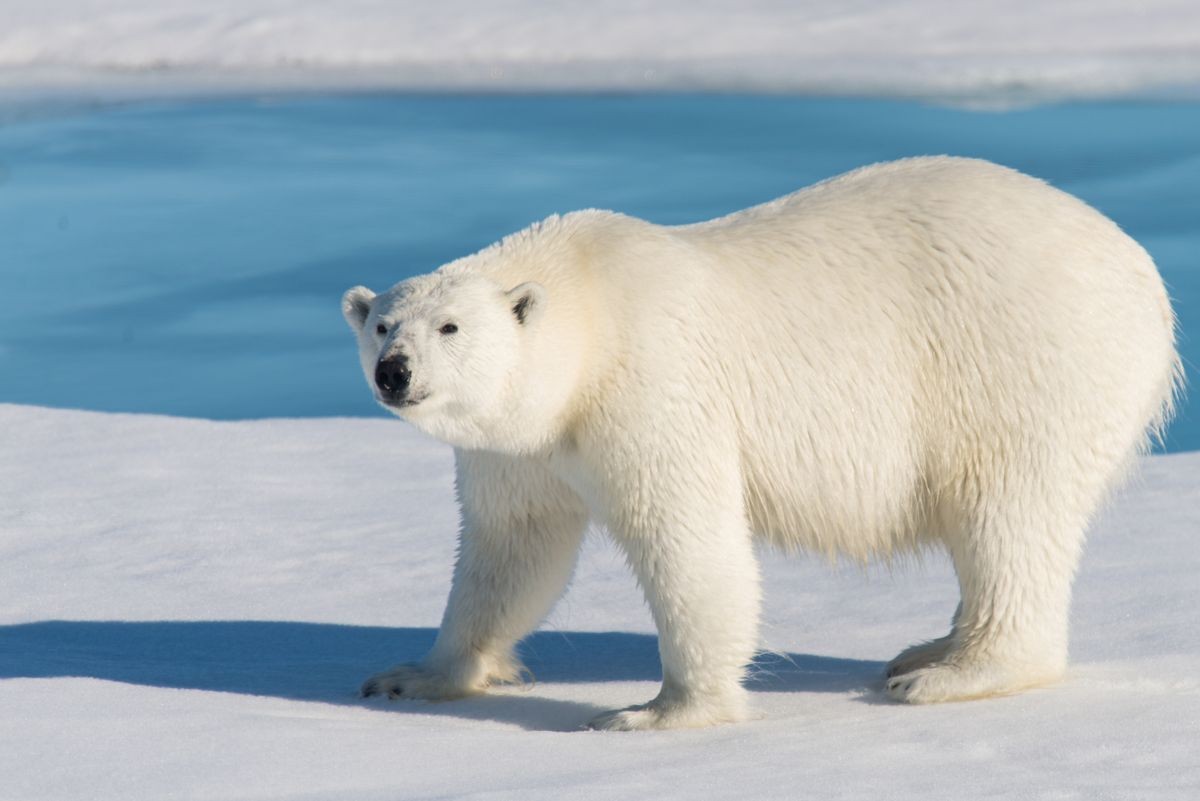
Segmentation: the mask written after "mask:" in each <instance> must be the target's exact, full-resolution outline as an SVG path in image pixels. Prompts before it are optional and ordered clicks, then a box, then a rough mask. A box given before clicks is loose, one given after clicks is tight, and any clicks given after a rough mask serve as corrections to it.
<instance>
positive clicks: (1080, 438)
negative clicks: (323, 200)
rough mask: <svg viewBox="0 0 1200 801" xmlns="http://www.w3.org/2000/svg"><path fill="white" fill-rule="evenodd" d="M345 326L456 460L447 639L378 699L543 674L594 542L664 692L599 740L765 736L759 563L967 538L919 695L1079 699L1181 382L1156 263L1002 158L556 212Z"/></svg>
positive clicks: (363, 300)
mask: <svg viewBox="0 0 1200 801" xmlns="http://www.w3.org/2000/svg"><path fill="white" fill-rule="evenodd" d="M343 311H344V314H345V317H346V319H347V321H348V322H349V324H350V326H351V328H352V329H353V330H354V331H355V332H356V334H357V336H358V344H359V352H360V357H361V361H362V367H363V370H364V372H365V374H366V378H367V382H368V384H369V385H370V386H371V387H372V388H373V390H374V393H375V396H376V398H377V400H378V401H379V402H380V403H382V404H383V405H384V406H385V407H386V408H387V409H388V410H390V411H392V412H394V413H395V414H397V415H398V416H400V417H402V418H403V419H405V420H407V421H408V422H410V423H411V424H412V425H414V426H415V427H416V428H418V429H420V430H422V431H424V432H427V433H428V434H430V435H432V436H434V437H436V438H439V439H441V440H443V441H445V442H447V443H449V444H451V445H453V446H454V448H455V454H456V459H457V491H458V500H459V502H460V505H461V512H462V529H461V533H460V543H459V551H458V558H457V563H456V565H455V569H454V579H453V583H452V586H451V589H450V596H449V601H448V604H447V607H446V612H445V617H444V619H443V621H442V625H441V630H440V631H439V633H438V636H437V640H436V643H435V645H434V646H433V648H432V650H431V652H430V653H429V655H428V656H427V657H426V658H425V659H424V660H423V661H422V662H420V663H419V664H410V665H402V666H399V667H396V668H394V669H392V670H390V671H389V672H386V673H382V674H380V675H377V676H374V677H373V678H371V679H369V680H368V681H367V682H366V684H365V685H364V687H363V693H364V694H365V695H373V694H385V695H388V696H391V697H399V696H403V697H414V698H429V699H448V698H456V697H461V696H466V695H470V694H473V693H479V692H482V691H484V690H485V689H486V688H487V687H488V686H489V685H492V684H494V683H498V682H510V681H514V680H516V679H517V678H518V677H519V675H520V673H521V670H522V668H521V666H520V664H519V662H518V661H517V659H516V658H515V656H514V645H515V644H516V643H517V642H518V641H519V640H520V639H521V638H522V637H523V636H525V635H526V634H527V633H528V632H530V631H531V630H532V629H533V628H534V627H536V626H537V624H538V623H539V621H540V620H541V619H542V618H543V617H544V616H545V614H546V613H547V612H548V610H549V609H550V607H551V606H552V604H553V603H554V602H555V600H556V599H557V598H558V597H559V596H560V594H561V593H562V592H563V590H564V587H565V585H566V584H567V582H568V580H569V578H570V576H571V573H572V570H573V567H574V563H575V560H576V554H577V552H578V550H579V546H580V540H581V537H582V536H583V533H584V529H585V527H586V525H587V524H588V522H589V520H590V521H595V522H596V523H598V524H600V525H602V526H603V527H605V528H606V529H607V530H608V532H610V534H611V536H612V537H613V539H614V540H615V541H616V543H618V544H619V546H620V547H621V548H622V549H623V550H624V552H625V553H626V555H627V557H628V561H629V564H630V565H631V567H632V569H633V571H634V572H635V573H636V575H637V578H638V581H639V583H640V585H641V587H642V589H643V591H644V593H645V596H646V599H647V601H648V603H649V607H650V610H651V612H652V614H653V618H654V621H655V624H656V626H657V628H658V632H659V650H660V655H661V659H662V670H663V682H662V688H661V691H660V692H659V694H658V696H657V697H656V698H654V699H653V700H652V701H650V702H649V703H645V704H642V705H640V706H634V707H630V708H628V709H623V710H617V711H613V712H609V713H606V714H603V715H601V716H599V717H598V718H596V719H595V720H593V721H592V723H591V725H592V727H594V728H599V729H619V730H631V729H653V728H671V727H695V726H707V725H710V724H715V723H722V722H728V721H736V720H740V719H743V718H744V717H745V716H746V715H747V693H746V691H745V689H744V688H743V687H742V683H741V680H742V678H743V674H744V671H745V669H746V666H747V663H748V662H749V661H750V659H751V658H752V655H753V654H754V652H755V647H756V642H757V640H756V637H757V631H756V627H757V622H758V619H759V601H760V590H759V572H758V568H757V565H756V561H755V554H754V549H753V542H754V540H755V538H758V539H760V540H762V541H765V542H766V543H769V544H770V545H773V546H777V547H780V548H783V549H806V550H809V551H815V552H818V553H822V554H830V555H835V554H840V555H845V556H848V557H851V558H853V559H858V560H866V559H869V558H872V557H887V556H888V555H890V554H895V553H898V552H904V551H914V550H920V549H923V548H925V547H927V546H941V547H945V548H946V549H947V550H948V551H949V553H950V556H951V558H952V561H953V564H954V568H955V570H956V573H957V575H958V579H959V584H960V587H961V593H962V600H961V603H960V604H959V606H958V609H957V611H956V612H955V614H954V616H953V623H952V628H951V630H950V633H949V634H947V635H946V636H945V637H943V638H941V639H939V640H935V641H933V642H928V643H923V644H919V645H916V646H913V647H912V648H909V649H908V650H906V651H904V652H903V653H901V654H900V655H899V656H897V657H896V658H895V659H894V660H892V662H891V663H890V664H889V665H888V668H887V678H886V685H885V687H886V692H887V693H888V694H889V695H890V696H891V697H892V698H894V699H897V700H900V701H907V702H912V703H928V702H936V701H953V700H960V699H970V698H979V697H983V696H989V695H994V694H999V693H1009V692H1013V691H1017V690H1020V689H1022V688H1026V687H1031V686H1034V685H1041V684H1045V683H1048V682H1052V681H1054V680H1056V679H1058V678H1059V677H1060V676H1061V675H1062V673H1063V671H1064V667H1065V664H1066V659H1067V619H1068V605H1069V599H1070V591H1071V580H1072V575H1073V572H1074V570H1075V567H1076V564H1077V562H1078V559H1079V555H1080V550H1081V544H1082V541H1083V536H1084V530H1085V528H1086V527H1087V525H1088V520H1089V516H1090V515H1091V514H1092V513H1093V511H1094V510H1095V509H1096V508H1097V505H1098V504H1099V503H1100V502H1101V500H1102V499H1103V498H1104V496H1105V494H1106V492H1107V491H1108V490H1110V489H1111V488H1112V487H1113V485H1114V482H1116V481H1117V480H1118V479H1119V478H1120V476H1121V475H1122V474H1123V472H1124V471H1125V470H1126V469H1127V468H1128V467H1129V466H1130V465H1131V462H1132V461H1134V457H1135V456H1136V455H1137V454H1138V453H1139V452H1140V451H1141V450H1142V449H1144V448H1145V446H1146V444H1147V441H1148V438H1150V437H1151V436H1153V435H1154V434H1155V433H1156V432H1161V428H1162V426H1163V425H1164V424H1165V422H1166V421H1167V419H1168V418H1169V415H1170V411H1171V406H1172V399H1173V396H1174V393H1175V391H1176V390H1177V388H1178V387H1179V385H1180V382H1181V376H1182V373H1181V369H1180V361H1179V358H1178V356H1177V354H1176V351H1175V345H1174V338H1175V322H1174V315H1173V313H1172V310H1171V306H1170V303H1169V301H1168V298H1167V294H1166V292H1165V291H1164V288H1163V283H1162V280H1161V278H1160V277H1159V275H1158V272H1157V271H1156V269H1155V266H1154V264H1153V262H1152V261H1151V259H1150V257H1149V256H1148V255H1147V253H1146V252H1145V251H1144V250H1143V249H1142V248H1141V247H1139V246H1138V245H1137V243H1135V242H1134V241H1133V240H1132V239H1130V238H1129V237H1128V236H1126V235H1125V234H1124V233H1123V232H1122V231H1121V230H1120V229H1119V228H1118V227H1117V226H1116V225H1115V224H1113V223H1112V222H1111V221H1110V220H1108V219H1107V218H1105V217H1104V216H1102V215H1101V214H1099V213H1098V212H1096V211H1095V210H1093V209H1092V208H1090V207H1089V206H1087V205H1085V204H1084V203H1083V202H1081V201H1079V200H1077V199H1076V198H1074V197H1072V196H1070V195H1067V194H1065V193H1063V192H1061V191H1058V190H1056V189H1053V188H1051V187H1050V186H1048V185H1046V184H1045V183H1043V182H1041V181H1039V180H1036V179H1034V178H1030V177H1028V176H1026V175H1023V174H1021V173H1018V172H1016V171H1013V170H1010V169H1006V168H1003V167H1000V166H997V165H994V164H990V163H988V162H984V161H977V160H970V159H961V158H950V157H930V158H915V159H908V160H903V161H898V162H893V163H887V164H879V165H874V166H869V167H865V168H862V169H859V170H856V171H854V172H850V173H847V174H845V175H842V176H839V177H837V178H833V179H830V180H828V181H825V182H822V183H819V184H816V185H814V186H811V187H809V188H806V189H803V190H801V191H798V192H796V193H794V194H791V195H788V196H786V197H783V198H779V199H777V200H774V201H772V202H769V203H766V204H764V205H760V206H756V207H753V208H750V209H746V210H744V211H739V212H736V213H734V214H730V215H729V216H726V217H721V218H719V219H715V220H711V221H708V222H703V223H697V224H693V225H682V226H674V227H670V226H660V225H654V224H651V223H649V222H644V221H642V220H638V219H635V218H632V217H628V216H625V215H622V214H616V213H612V212H605V211H595V210H591V211H582V212H576V213H573V214H568V215H566V216H563V217H551V218H549V219H547V220H545V221H543V222H541V223H538V224H535V225H533V226H532V227H530V228H528V229H526V230H524V231H522V232H520V233H517V234H514V235H512V236H510V237H508V238H506V239H504V240H503V241H502V242H500V243H498V244H496V245H493V246H491V247H489V248H487V249H485V250H483V251H481V252H479V253H477V254H475V255H471V256H467V257H465V258H462V259H460V260H458V261H454V262H452V263H449V264H447V265H445V266H443V267H441V268H440V269H438V270H437V271H435V272H433V273H431V274H429V275H424V276H420V277H417V278H412V279H410V280H406V281H403V282H401V283H399V284H397V285H396V286H394V287H393V288H391V289H390V290H388V291H386V292H384V293H382V294H379V295H376V294H374V293H373V292H372V291H370V290H369V289H366V288H364V287H355V288H353V289H350V290H349V291H347V292H346V294H345V296H344V298H343Z"/></svg>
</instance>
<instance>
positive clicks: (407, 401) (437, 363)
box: [342, 272, 546, 448]
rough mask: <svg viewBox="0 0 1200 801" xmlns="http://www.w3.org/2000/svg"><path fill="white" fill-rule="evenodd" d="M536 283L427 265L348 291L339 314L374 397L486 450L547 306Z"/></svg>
mask: <svg viewBox="0 0 1200 801" xmlns="http://www.w3.org/2000/svg"><path fill="white" fill-rule="evenodd" d="M545 294H546V293H545V290H544V289H543V288H542V286H541V285H540V284H537V283H532V282H530V283H522V284H520V285H518V286H516V287H510V288H505V287H502V286H500V285H499V284H497V283H496V282H495V281H493V280H491V279H490V278H487V277H485V276H482V275H477V274H471V273H466V274H449V273H442V272H435V273H432V274H429V275H423V276H419V277H417V278H412V279H409V280H407V281H402V282H401V283H399V284H397V285H396V286H394V287H392V288H391V289H389V290H388V291H387V292H384V293H382V294H379V295H376V294H375V293H374V292H372V291H371V290H369V289H367V288H366V287H361V286H357V287H354V288H353V289H350V290H348V291H347V292H346V294H345V295H344V296H343V298H342V313H343V314H344V315H345V317H346V322H348V323H349V324H350V328H351V329H352V330H353V331H354V332H355V333H356V334H357V336H358V349H359V358H360V359H361V361H362V368H363V372H364V374H365V375H366V378H367V383H368V384H369V385H370V386H371V388H372V390H373V392H374V394H375V398H376V400H378V401H379V403H381V404H382V405H383V406H384V407H385V408H387V409H388V410H389V411H391V412H392V413H394V414H396V415H398V416H400V417H402V418H404V419H406V420H408V421H409V422H411V423H412V424H413V425H415V426H416V427H417V428H419V429H421V430H423V431H425V432H426V433H428V434H431V435H432V436H435V437H437V438H438V439H441V440H444V441H446V442H449V443H451V444H453V445H458V446H462V447H470V448H489V447H491V448H494V447H498V445H499V444H500V443H498V442H497V440H503V439H505V437H506V435H505V433H504V429H505V427H506V426H507V427H511V425H512V420H511V418H512V416H513V410H514V409H517V408H519V407H521V406H522V399H521V396H522V395H523V394H525V393H526V392H527V388H526V387H525V386H523V384H524V378H525V377H526V376H525V373H526V372H527V371H525V370H522V369H521V368H522V365H523V362H525V361H526V359H525V358H524V356H525V354H526V353H527V351H528V340H529V338H531V337H532V336H533V332H532V330H533V329H536V328H537V324H538V322H539V318H540V317H541V312H542V307H543V306H544V305H545V302H546V299H545Z"/></svg>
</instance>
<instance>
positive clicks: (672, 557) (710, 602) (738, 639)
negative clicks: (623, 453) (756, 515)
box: [589, 463, 761, 731]
mask: <svg viewBox="0 0 1200 801" xmlns="http://www.w3.org/2000/svg"><path fill="white" fill-rule="evenodd" d="M659 467H661V465H654V468H656V469H655V475H653V476H651V475H644V476H643V477H642V478H643V479H644V481H645V483H644V484H642V485H641V489H642V491H641V492H640V493H634V494H633V495H632V496H631V502H630V503H629V504H628V505H627V506H626V508H625V509H624V511H623V513H622V514H621V515H619V517H618V519H617V520H615V521H612V523H611V524H610V525H611V527H612V528H613V534H614V536H615V537H616V539H617V540H618V542H619V543H620V545H621V547H622V548H623V549H624V550H625V552H626V554H627V555H628V557H629V562H630V564H631V565H632V567H633V569H634V572H635V573H636V574H637V577H638V582H639V583H640V584H641V586H642V590H643V592H644V593H645V595H646V600H647V601H648V603H649V605H650V610H651V613H652V614H653V616H654V622H655V625H656V626H657V628H658V644H659V654H660V657H661V659H662V668H663V684H662V689H661V691H660V692H659V694H658V696H657V697H656V698H655V699H654V700H652V701H650V702H649V703H647V704H643V705H641V706H635V707H630V708H628V709H622V710H616V711H613V712H607V713H605V714H603V715H600V716H599V717H597V718H595V719H594V720H592V721H591V723H590V724H589V725H590V726H591V728H594V729H607V730H617V731H629V730H636V729H672V728H695V727H701V726H711V725H713V724H717V723H729V722H734V721H738V720H742V719H744V718H745V717H746V715H747V693H746V690H745V688H743V687H742V678H743V675H744V673H745V669H746V665H747V664H748V663H749V662H750V660H751V658H752V657H753V655H754V651H755V648H756V647H757V644H758V643H757V638H758V615H759V603H760V597H761V591H760V580H759V571H758V563H757V560H756V559H755V556H754V549H753V544H752V540H751V536H750V530H749V526H748V524H747V522H746V520H745V518H744V515H743V511H742V494H741V485H740V482H739V481H738V478H737V476H736V475H734V474H733V472H734V471H731V470H729V469H728V467H723V468H722V469H721V470H720V472H718V473H716V474H714V473H711V472H710V473H707V474H706V473H704V472H703V468H699V469H700V473H699V474H695V473H692V472H691V470H692V469H693V468H696V465H695V464H690V463H689V464H687V465H686V467H687V468H688V473H689V474H690V475H687V476H681V477H680V479H679V480H678V481H672V480H671V479H669V478H667V477H666V476H665V475H663V473H662V472H661V471H660V470H659V469H657V468H659ZM680 468H681V469H683V468H684V465H683V464H682V463H681V464H680Z"/></svg>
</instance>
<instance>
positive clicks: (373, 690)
mask: <svg viewBox="0 0 1200 801" xmlns="http://www.w3.org/2000/svg"><path fill="white" fill-rule="evenodd" d="M359 692H360V693H361V694H362V697H363V698H370V697H371V696H372V695H378V694H379V687H378V686H376V684H375V682H368V683H367V684H364V685H363V688H362V689H361V690H359Z"/></svg>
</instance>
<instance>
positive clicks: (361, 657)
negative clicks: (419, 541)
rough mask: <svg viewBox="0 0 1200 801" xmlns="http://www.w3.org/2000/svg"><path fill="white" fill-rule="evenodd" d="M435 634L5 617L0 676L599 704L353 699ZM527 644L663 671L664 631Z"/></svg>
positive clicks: (784, 685) (870, 685)
mask: <svg viewBox="0 0 1200 801" xmlns="http://www.w3.org/2000/svg"><path fill="white" fill-rule="evenodd" d="M436 635H437V630H436V629H432V628H382V627H369V626H343V625H334V624H324V623H291V622H275V621H269V622H268V621H195V622H193V621H183V622H171V621H167V622H116V621H113V622H109V621H103V622H92V621H46V622H41V623H27V624H20V625H11V626H0V679H10V678H59V677H81V678H95V679H104V680H108V681H118V682H124V683H128V684H141V685H146V686H151V687H174V688H182V689H195V690H210V691H214V692H227V693H240V694H245V695H261V696H271V697H276V698H287V699H293V700H300V701H316V702H322V703H332V704H345V705H356V706H365V707H369V708H371V709H380V710H389V711H394V712H399V713H414V714H427V715H447V716H452V717H461V718H468V719H475V720H495V721H500V722H504V723H511V724H514V725H518V726H520V727H522V728H525V729H533V730H563V731H566V730H572V729H578V728H581V727H582V726H583V724H584V723H585V722H586V721H587V720H588V719H589V718H590V717H592V716H593V715H595V714H596V713H598V712H599V711H601V709H600V708H599V707H596V706H594V705H592V704H587V703H579V702H572V701H560V700H555V699H550V698H545V697H541V696H539V695H537V694H536V691H535V692H520V691H517V692H508V693H498V694H493V695H485V696H480V697H476V698H469V699H464V700H460V701H452V702H448V703H434V704H430V703H425V702H420V703H415V702H414V703H403V702H388V701H381V700H379V699H373V700H363V699H360V698H359V697H358V694H357V690H358V687H359V685H360V683H361V682H362V681H363V679H365V678H366V677H367V676H368V675H369V674H371V673H372V672H373V671H378V670H381V669H383V668H386V667H388V666H390V665H392V664H395V663H397V662H403V661H416V660H418V659H420V658H421V657H422V656H423V655H424V654H425V653H426V651H428V650H429V647H430V646H431V645H432V644H433V640H434V637H435V636H436ZM520 652H521V655H522V658H523V659H524V661H525V663H526V665H527V666H528V667H529V669H530V671H531V672H532V673H533V675H534V677H535V679H536V681H538V682H546V683H587V682H617V681H647V682H658V681H661V679H662V671H661V668H660V666H659V661H658V643H657V638H656V637H654V636H653V635H650V634H634V633H629V632H581V631H571V632H560V631H539V632H535V633H534V634H532V635H530V636H529V637H528V638H526V639H525V640H524V641H523V642H522V644H521V647H520ZM882 670H883V663H882V662H873V661H864V660H854V659H838V658H834V657H826V656H813V655H808V654H774V653H768V654H761V655H760V656H759V657H758V658H757V659H756V660H755V661H754V663H753V664H752V665H751V667H750V679H749V680H748V682H747V686H748V687H749V688H750V689H751V690H753V691H756V692H777V691H782V692H834V693H854V692H859V693H860V694H861V696H862V697H863V698H864V699H865V700H869V701H873V700H877V699H876V698H875V696H876V694H877V691H878V685H879V681H880V679H879V677H880V675H881V673H882Z"/></svg>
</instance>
